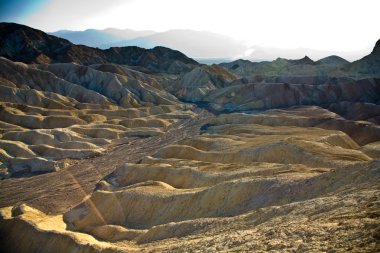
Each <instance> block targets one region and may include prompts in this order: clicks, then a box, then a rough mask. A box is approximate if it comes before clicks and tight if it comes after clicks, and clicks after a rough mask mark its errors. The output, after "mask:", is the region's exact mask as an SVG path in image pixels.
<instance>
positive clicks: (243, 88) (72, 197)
mask: <svg viewBox="0 0 380 253" xmlns="http://www.w3.org/2000/svg"><path fill="white" fill-rule="evenodd" d="M0 38H1V39H0V137H1V138H0V179H1V180H0V189H1V191H0V245H1V246H0V251H1V252H103V253H104V252H141V251H144V252H232V251H235V252H285V251H286V252H288V251H289V252H378V251H379V250H380V248H379V245H380V244H379V240H380V237H379V235H380V226H379V224H380V218H379V217H380V216H379V214H380V201H379V199H380V187H379V180H380V171H379V170H380V161H379V159H380V126H379V124H380V64H379V53H380V51H379V46H380V42H377V43H376V45H375V48H374V49H373V51H372V53H371V54H370V55H368V56H365V57H363V58H362V59H360V60H358V61H355V62H353V63H350V62H348V61H346V60H344V59H343V58H340V57H339V56H330V57H326V58H324V59H321V60H319V61H316V62H315V61H313V60H311V59H310V58H309V57H307V56H305V57H304V58H301V59H299V60H287V59H283V58H278V59H276V60H274V61H272V62H259V63H253V62H250V61H245V60H237V61H234V62H230V63H222V64H220V65H211V66H207V65H202V64H199V63H197V62H196V61H195V60H193V59H191V58H188V57H187V56H186V55H184V54H182V53H181V52H178V51H175V50H171V49H169V48H164V47H156V48H153V49H149V50H147V49H143V48H138V47H119V48H110V49H107V50H100V49H96V48H91V47H87V46H78V45H74V44H72V43H71V42H69V41H67V40H64V39H59V38H57V37H55V36H51V35H47V34H45V33H43V32H41V31H38V30H35V29H32V28H29V27H26V26H22V25H18V24H10V23H1V24H0Z"/></svg>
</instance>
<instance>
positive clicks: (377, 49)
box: [371, 39, 380, 56]
mask: <svg viewBox="0 0 380 253" xmlns="http://www.w3.org/2000/svg"><path fill="white" fill-rule="evenodd" d="M371 54H375V55H379V56H380V39H379V40H378V41H377V42H376V45H375V47H374V48H373V50H372V53H371Z"/></svg>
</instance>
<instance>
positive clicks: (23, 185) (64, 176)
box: [0, 108, 213, 213]
mask: <svg viewBox="0 0 380 253" xmlns="http://www.w3.org/2000/svg"><path fill="white" fill-rule="evenodd" d="M194 112H196V113H197V116H196V117H195V118H192V119H184V120H180V121H179V122H177V123H174V124H173V125H171V126H170V127H169V130H168V131H167V132H165V133H164V134H162V135H160V136H152V137H148V138H125V139H122V140H117V141H115V142H114V143H113V144H110V145H109V146H108V148H107V152H106V154H104V155H102V156H99V157H95V158H89V159H83V160H80V161H77V162H76V163H75V164H74V165H72V166H70V167H69V168H66V169H63V170H60V171H58V172H53V173H47V174H42V175H37V176H34V177H28V178H12V179H8V180H2V181H0V189H1V191H0V206H10V205H17V204H21V203H27V204H29V205H31V206H33V207H35V208H37V209H39V210H41V211H44V212H47V213H62V212H63V211H65V210H67V209H68V208H70V207H73V206H74V205H76V204H78V203H80V202H81V201H82V200H83V198H85V197H86V196H87V195H88V194H89V193H91V192H92V191H93V190H94V187H95V185H96V183H98V181H99V180H100V179H102V178H103V177H104V176H106V175H108V174H109V173H111V172H112V171H113V170H115V169H116V168H118V167H120V166H122V165H123V164H125V163H128V162H130V163H134V162H137V161H139V160H140V159H142V158H144V157H145V156H147V155H151V154H153V153H154V152H156V151H158V150H159V149H160V148H162V147H164V146H166V145H169V144H173V143H175V142H178V141H180V140H182V139H184V138H187V137H191V136H195V135H197V134H198V133H199V129H200V127H201V126H202V125H203V124H204V123H205V121H206V120H207V119H210V118H211V117H213V115H212V114H210V113H209V112H207V111H205V110H202V109H198V108H195V109H194ZM118 143H119V144H118Z"/></svg>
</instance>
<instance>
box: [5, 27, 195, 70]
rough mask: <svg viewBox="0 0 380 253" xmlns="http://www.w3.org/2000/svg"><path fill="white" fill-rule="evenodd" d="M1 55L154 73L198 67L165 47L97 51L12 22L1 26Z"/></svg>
mask: <svg viewBox="0 0 380 253" xmlns="http://www.w3.org/2000/svg"><path fill="white" fill-rule="evenodd" d="M0 37H1V38H3V39H2V40H1V42H0V56H3V57H6V58H8V59H10V60H13V61H22V62H25V63H57V62H75V63H77V64H82V65H90V64H99V63H117V64H127V65H131V66H139V67H143V68H145V69H147V70H149V71H154V72H173V71H174V72H177V71H179V72H181V71H183V70H182V69H178V67H177V69H175V70H174V69H173V68H174V66H173V67H172V65H173V64H174V65H178V64H181V65H183V66H182V68H184V69H185V70H186V69H188V68H189V67H186V65H188V64H189V65H197V62H196V61H194V60H193V59H190V58H188V57H186V56H185V55H184V54H182V53H181V52H179V51H175V50H171V49H168V48H164V47H155V48H153V49H148V50H147V49H143V48H139V47H122V48H120V47H119V48H117V47H113V48H109V49H107V50H100V49H97V48H91V47H87V46H83V45H74V44H72V43H71V42H69V41H68V40H65V39H61V38H57V37H55V36H52V35H48V34H46V33H44V32H42V31H39V30H36V29H33V28H30V27H27V26H23V25H19V24H14V23H0Z"/></svg>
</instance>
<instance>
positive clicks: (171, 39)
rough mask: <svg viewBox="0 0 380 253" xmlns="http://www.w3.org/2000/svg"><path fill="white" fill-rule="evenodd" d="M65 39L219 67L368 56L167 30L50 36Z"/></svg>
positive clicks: (112, 31)
mask: <svg viewBox="0 0 380 253" xmlns="http://www.w3.org/2000/svg"><path fill="white" fill-rule="evenodd" d="M50 34H52V35H55V36H58V37H61V38H64V39H67V40H69V41H71V42H72V43H74V44H81V45H86V46H90V47H98V48H101V49H107V48H109V47H124V46H138V47H143V48H147V49H149V48H153V47H156V46H164V47H169V48H172V49H176V50H179V51H181V52H183V53H185V54H186V55H188V56H190V57H192V58H195V59H197V60H199V61H200V62H202V63H221V62H225V61H231V60H235V59H240V58H241V59H247V60H252V61H266V60H274V59H276V58H277V57H282V58H288V59H298V58H302V57H304V56H305V55H308V56H309V57H310V58H312V59H314V60H319V59H321V58H324V57H326V56H329V55H332V54H336V55H340V56H342V57H343V58H346V59H348V60H350V61H352V60H357V59H359V58H361V57H362V56H364V55H366V54H368V53H369V52H370V48H366V49H363V50H360V51H356V52H331V51H324V50H315V49H310V48H292V49H287V48H283V49H282V48H273V47H268V46H260V45H248V44H247V43H246V42H244V41H240V40H236V39H233V38H231V37H229V36H226V35H222V34H217V33H213V32H207V31H194V30H189V29H187V30H168V31H166V32H154V31H134V30H131V29H124V30H121V29H114V28H107V29H104V30H96V29H88V30H84V31H69V30H61V31H57V32H53V33H50Z"/></svg>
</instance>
